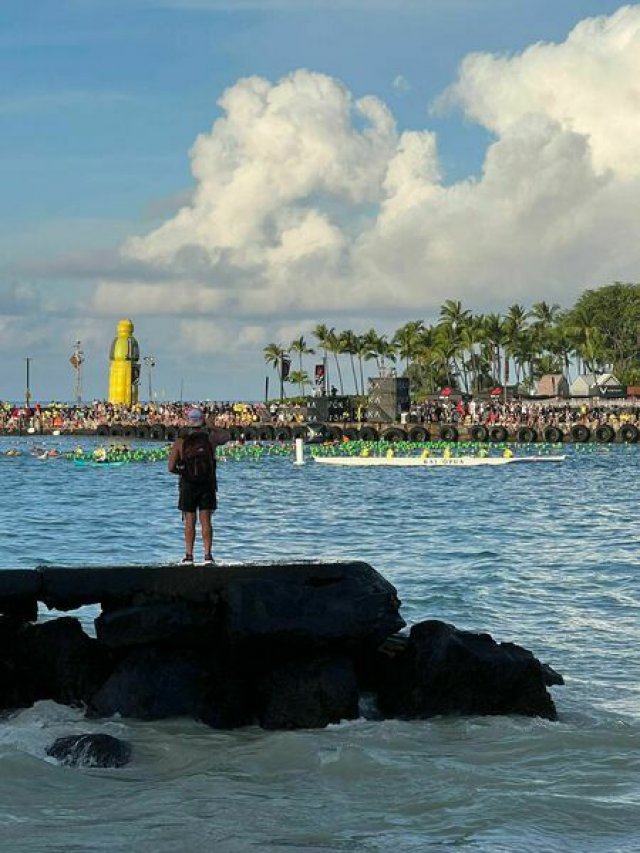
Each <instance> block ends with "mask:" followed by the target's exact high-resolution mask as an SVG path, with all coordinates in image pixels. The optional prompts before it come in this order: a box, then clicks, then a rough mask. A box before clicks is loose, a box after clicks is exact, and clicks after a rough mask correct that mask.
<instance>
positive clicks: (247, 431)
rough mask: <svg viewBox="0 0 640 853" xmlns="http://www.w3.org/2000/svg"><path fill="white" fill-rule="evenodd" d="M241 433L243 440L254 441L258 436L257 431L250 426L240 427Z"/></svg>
mask: <svg viewBox="0 0 640 853" xmlns="http://www.w3.org/2000/svg"><path fill="white" fill-rule="evenodd" d="M242 434H243V436H244V438H245V441H255V440H256V439H257V438H258V433H257V432H256V430H255V428H254V427H252V426H246V427H242Z"/></svg>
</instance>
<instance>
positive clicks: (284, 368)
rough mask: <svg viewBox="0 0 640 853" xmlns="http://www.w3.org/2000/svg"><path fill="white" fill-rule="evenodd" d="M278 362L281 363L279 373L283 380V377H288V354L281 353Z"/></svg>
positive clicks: (289, 367) (289, 360)
mask: <svg viewBox="0 0 640 853" xmlns="http://www.w3.org/2000/svg"><path fill="white" fill-rule="evenodd" d="M280 364H281V373H280V375H281V377H282V381H283V382H284V381H285V379H287V378H288V377H289V370H290V369H291V359H290V358H289V356H288V355H283V356H282V359H281V362H280Z"/></svg>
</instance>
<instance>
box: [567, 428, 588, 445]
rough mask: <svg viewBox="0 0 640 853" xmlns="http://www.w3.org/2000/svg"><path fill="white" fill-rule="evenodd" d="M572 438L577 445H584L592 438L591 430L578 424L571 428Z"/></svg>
mask: <svg viewBox="0 0 640 853" xmlns="http://www.w3.org/2000/svg"><path fill="white" fill-rule="evenodd" d="M571 438H572V439H573V440H574V441H575V442H576V444H584V443H585V442H587V441H589V439H590V438H591V430H590V429H589V427H588V426H585V425H584V424H576V425H575V426H573V427H571Z"/></svg>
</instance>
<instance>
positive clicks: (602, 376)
mask: <svg viewBox="0 0 640 853" xmlns="http://www.w3.org/2000/svg"><path fill="white" fill-rule="evenodd" d="M569 393H570V394H571V396H572V397H617V396H621V397H624V395H625V389H624V387H623V386H622V385H621V384H620V382H619V381H618V380H617V379H616V377H615V376H614V375H613V373H583V374H582V375H580V376H578V377H577V378H576V379H575V381H574V382H572V383H571V388H570V389H569Z"/></svg>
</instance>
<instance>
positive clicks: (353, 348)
mask: <svg viewBox="0 0 640 853" xmlns="http://www.w3.org/2000/svg"><path fill="white" fill-rule="evenodd" d="M340 338H341V341H342V352H345V353H347V355H348V356H349V359H350V361H351V372H352V374H353V387H354V390H355V393H356V394H357V393H358V377H357V376H356V363H355V361H354V356H356V355H357V354H358V336H357V335H356V334H355V332H353V331H352V330H351V329H345V330H344V332H341V334H340ZM362 393H363V394H364V391H363V392H362Z"/></svg>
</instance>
